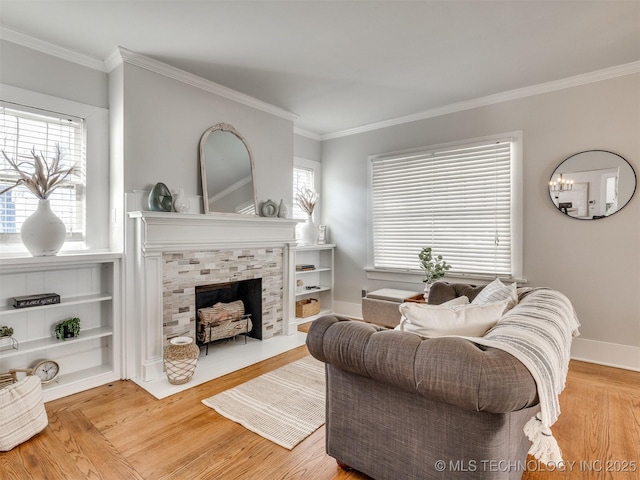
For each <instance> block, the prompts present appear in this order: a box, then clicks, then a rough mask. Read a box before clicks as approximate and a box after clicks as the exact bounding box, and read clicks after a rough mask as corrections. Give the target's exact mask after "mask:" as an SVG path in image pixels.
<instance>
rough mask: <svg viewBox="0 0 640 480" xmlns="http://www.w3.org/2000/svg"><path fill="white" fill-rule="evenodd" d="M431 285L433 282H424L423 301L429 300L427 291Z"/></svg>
mask: <svg viewBox="0 0 640 480" xmlns="http://www.w3.org/2000/svg"><path fill="white" fill-rule="evenodd" d="M431 285H433V282H425V283H424V295H423V297H424V299H425V301H427V302H428V301H429V291H430V290H431Z"/></svg>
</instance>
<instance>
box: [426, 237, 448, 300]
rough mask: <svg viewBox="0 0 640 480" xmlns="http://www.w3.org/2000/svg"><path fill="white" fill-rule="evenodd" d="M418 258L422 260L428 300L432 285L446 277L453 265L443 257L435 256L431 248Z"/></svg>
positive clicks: (427, 248)
mask: <svg viewBox="0 0 640 480" xmlns="http://www.w3.org/2000/svg"><path fill="white" fill-rule="evenodd" d="M418 258H419V259H420V268H422V271H423V272H424V277H425V278H424V279H423V280H422V281H423V282H424V284H425V285H424V298H425V300H427V299H428V297H429V290H430V289H431V284H432V283H433V282H435V281H436V280H437V279H439V278H442V277H444V276H445V274H446V272H447V271H448V270H449V269H450V268H451V265H449V264H448V263H447V262H445V261H444V260H443V258H442V255H434V254H433V253H432V250H431V247H425V248H423V249H422V250H421V251H420V253H419V254H418Z"/></svg>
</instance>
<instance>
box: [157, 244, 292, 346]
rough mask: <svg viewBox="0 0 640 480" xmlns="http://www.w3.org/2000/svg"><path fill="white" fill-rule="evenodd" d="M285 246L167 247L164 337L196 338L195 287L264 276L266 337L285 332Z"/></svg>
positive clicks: (163, 294)
mask: <svg viewBox="0 0 640 480" xmlns="http://www.w3.org/2000/svg"><path fill="white" fill-rule="evenodd" d="M283 256H284V254H283V248H281V247H268V248H245V249H216V250H197V251H178V252H176V251H167V252H163V253H162V265H163V268H162V304H163V319H162V322H163V337H164V344H165V345H166V344H167V343H168V340H169V339H171V338H173V337H176V336H180V335H189V336H192V337H194V338H195V324H196V319H195V317H196V312H195V287H196V285H208V284H215V283H224V282H233V281H238V280H250V279H254V278H261V279H262V338H263V340H265V339H268V338H271V337H273V336H276V335H281V334H283V333H284V322H283V284H284V279H283Z"/></svg>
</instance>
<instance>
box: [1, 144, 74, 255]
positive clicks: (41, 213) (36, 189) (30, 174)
mask: <svg viewBox="0 0 640 480" xmlns="http://www.w3.org/2000/svg"><path fill="white" fill-rule="evenodd" d="M2 155H3V156H4V158H5V160H6V161H7V162H8V164H9V166H10V167H11V169H12V170H14V171H15V172H17V174H18V179H17V180H16V181H15V183H14V184H13V185H11V186H9V187H7V188H5V189H4V190H2V191H1V192H0V195H2V194H3V193H5V192H8V191H9V190H11V189H13V188H15V187H17V186H19V185H24V186H25V187H26V188H27V189H28V190H29V191H30V192H31V193H33V194H34V195H35V196H36V197H37V198H38V199H39V201H38V209H37V210H36V211H35V212H34V213H33V214H32V215H31V216H30V217H29V218H27V219H26V220H25V221H24V222H23V223H22V228H21V229H20V236H21V238H22V243H24V245H25V247H27V250H29V252H31V254H32V255H33V256H34V257H40V256H47V255H56V254H57V253H58V251H59V250H60V248H61V247H62V244H63V243H64V239H65V236H66V228H65V226H64V223H62V220H60V219H59V218H58V217H57V216H56V214H55V213H53V212H52V211H51V206H50V205H49V196H50V195H51V193H53V191H54V190H55V189H56V188H58V187H60V186H61V185H62V184H63V183H64V182H65V181H66V180H67V179H68V178H69V177H70V176H72V175H78V174H79V172H80V170H79V168H78V167H77V166H76V165H73V166H71V167H69V166H63V158H64V155H63V153H62V151H61V150H60V146H58V145H56V154H55V156H54V157H53V159H51V160H50V161H49V162H47V160H46V159H45V157H44V155H43V154H42V152H40V154H39V155H38V154H37V153H36V150H35V148H34V149H32V150H31V155H30V156H27V155H18V157H23V158H28V160H22V161H20V160H17V159H12V158H10V157H9V155H7V153H6V152H5V151H4V150H3V151H2ZM11 169H7V170H11Z"/></svg>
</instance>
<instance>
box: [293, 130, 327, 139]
mask: <svg viewBox="0 0 640 480" xmlns="http://www.w3.org/2000/svg"><path fill="white" fill-rule="evenodd" d="M293 133H294V134H295V135H300V136H301V137H307V138H310V139H311V140H317V141H318V142H320V141H321V140H322V135H320V134H319V133H315V132H311V131H309V130H304V129H302V128H298V127H295V126H294V127H293Z"/></svg>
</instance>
